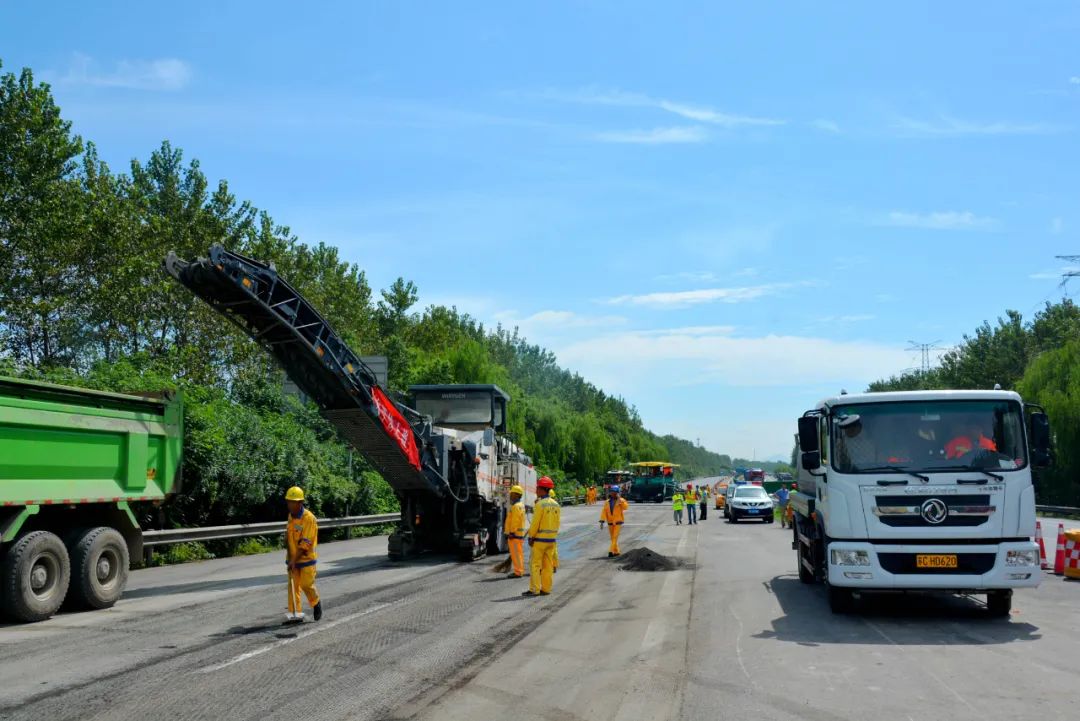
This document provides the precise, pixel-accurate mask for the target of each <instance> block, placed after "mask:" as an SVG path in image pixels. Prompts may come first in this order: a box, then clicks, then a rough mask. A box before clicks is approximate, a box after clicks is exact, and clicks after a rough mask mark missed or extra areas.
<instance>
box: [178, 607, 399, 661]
mask: <svg viewBox="0 0 1080 721" xmlns="http://www.w3.org/2000/svg"><path fill="white" fill-rule="evenodd" d="M414 598H415V597H406V598H399V599H398V600H396V601H389V602H387V603H380V604H377V605H375V606H372V607H371V608H367V609H364V610H363V611H358V612H356V613H352V614H349V615H348V616H342V617H341V618H338V619H335V620H333V621H330V622H329V623H320V624H319V625H318V626H315V627H314V628H312V629H310V630H308V631H301V632H300V633H298V634H296V635H295V636H293V637H291V638H282V639H279V640H277V641H274V642H273V643H269V644H267V645H265V646H262V647H260V648H257V649H255V650H253V651H246V652H244V653H242V654H240V655H238V656H234V657H233V658H230V659H229V660H228V661H225V662H224V663H219V664H217V665H216V666H210V667H208V668H204V669H201V670H200V671H199V673H214V672H215V671H220V670H221V669H223V668H228V667H229V666H232V665H233V664H237V663H240V662H241V661H247V660H248V659H249V658H254V657H256V656H261V655H263V654H264V653H266V652H268V651H273V650H274V649H275V648H281V647H282V646H285V645H288V644H290V643H292V642H293V641H299V640H300V639H303V638H308V637H309V636H314V635H315V634H317V633H322V632H323V631H329V630H330V629H332V628H334V627H335V626H340V625H341V624H343V623H348V622H349V621H355V620H356V619H358V618H361V617H363V616H367V615H369V614H372V613H375V612H377V611H381V610H383V609H384V608H388V607H390V606H397V605H400V604H402V603H406V602H409V601H412V600H414Z"/></svg>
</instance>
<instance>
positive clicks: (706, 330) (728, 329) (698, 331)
mask: <svg viewBox="0 0 1080 721" xmlns="http://www.w3.org/2000/svg"><path fill="white" fill-rule="evenodd" d="M635 332H636V333H639V334H641V335H654V336H657V335H672V334H674V335H689V336H700V335H731V334H732V333H734V332H735V326H733V325H687V326H683V327H681V328H658V329H654V330H639V331H635Z"/></svg>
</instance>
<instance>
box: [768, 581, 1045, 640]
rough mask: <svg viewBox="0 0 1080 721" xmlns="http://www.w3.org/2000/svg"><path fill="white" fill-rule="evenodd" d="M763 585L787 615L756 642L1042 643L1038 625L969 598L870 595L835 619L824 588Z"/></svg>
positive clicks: (798, 584)
mask: <svg viewBox="0 0 1080 721" xmlns="http://www.w3.org/2000/svg"><path fill="white" fill-rule="evenodd" d="M764 585H765V590H766V591H767V592H769V593H772V594H773V595H774V596H775V597H776V600H777V601H778V602H779V603H780V607H781V608H782V609H783V611H784V615H783V616H780V617H779V618H775V619H773V621H772V629H769V630H765V631H762V632H760V633H757V634H754V637H755V638H764V639H775V640H778V641H790V642H792V643H798V644H802V645H805V646H819V645H825V644H867V645H880V644H881V643H882V642H883V641H884V642H886V643H891V644H894V645H898V646H907V645H916V646H983V645H992V644H1001V643H1012V642H1014V641H1037V640H1038V639H1040V638H1042V634H1041V633H1039V627H1038V626H1034V625H1032V624H1030V623H1025V622H1021V621H1017V620H1015V619H998V618H992V617H991V616H989V615H988V614H987V612H986V607H985V606H984V605H983V604H982V603H981V602H980V601H976V600H975V599H973V598H971V597H967V596H955V595H951V594H923V593H874V594H870V593H868V594H864V595H863V596H862V597H861V598H860V599H859V601H858V603H857V604H856V610H855V612H854V613H852V614H850V615H836V614H833V613H832V611H830V610H829V602H828V599H827V598H826V595H825V589H824V587H823V586H822V585H820V584H815V585H807V584H803V583H802V582H800V581H799V579H798V577H797V576H794V575H783V576H776V577H775V578H773V579H772V580H771V581H766V582H765V584H764ZM1014 613H1016V612H1015V611H1014ZM958 624H962V625H959V626H958ZM946 626H947V628H946Z"/></svg>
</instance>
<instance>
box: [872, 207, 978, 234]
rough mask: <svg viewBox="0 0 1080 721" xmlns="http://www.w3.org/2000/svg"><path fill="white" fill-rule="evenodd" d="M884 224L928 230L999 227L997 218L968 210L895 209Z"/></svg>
mask: <svg viewBox="0 0 1080 721" xmlns="http://www.w3.org/2000/svg"><path fill="white" fill-rule="evenodd" d="M883 224H884V225H892V226H896V227H899V228H924V229H927V230H993V229H994V228H996V227H998V221H997V219H995V218H987V217H982V216H978V215H975V214H974V213H972V212H970V211H966V210H965V211H955V210H947V211H940V212H935V213H908V212H904V211H900V210H894V211H892V212H891V213H889V215H888V216H887V217H886V218H885V220H884V223H883Z"/></svg>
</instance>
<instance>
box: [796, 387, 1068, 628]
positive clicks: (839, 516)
mask: <svg viewBox="0 0 1080 721" xmlns="http://www.w3.org/2000/svg"><path fill="white" fill-rule="evenodd" d="M796 441H797V443H798V446H799V454H798V461H799V479H798V491H797V492H795V493H792V495H791V504H792V508H793V510H794V521H795V523H794V534H795V537H794V543H793V547H794V549H795V550H796V551H797V552H798V569H799V579H800V580H801V581H803V582H804V583H815V582H819V581H820V582H823V583H825V584H826V585H827V588H828V595H829V604H830V607H831V608H832V610H833V611H834V612H836V613H845V612H848V611H851V610H852V609H853V603H854V600H855V597H856V594H860V593H862V592H869V591H940V592H950V593H966V594H986V596H987V608H988V609H989V612H990V613H991V614H993V615H995V616H1005V615H1008V613H1009V611H1010V609H1011V607H1012V589H1014V588H1031V587H1034V586H1037V585H1039V582H1040V580H1041V575H1042V574H1041V571H1040V567H1039V549H1038V546H1037V545H1036V544H1035V543H1034V542H1033V541H1032V536H1033V535H1034V534H1035V489H1034V485H1033V482H1032V470H1033V469H1040V468H1046V467H1048V466H1049V465H1051V463H1052V460H1053V456H1052V450H1051V443H1050V429H1049V422H1048V420H1047V417H1046V414H1045V413H1044V412H1043V411H1042V409H1041V408H1040V407H1038V406H1034V405H1031V404H1025V403H1024V402H1023V400H1022V399H1021V398H1020V396H1019V395H1018V394H1016V393H1013V392H1010V391H1002V390H993V391H912V392H895V393H867V394H861V395H854V394H851V395H848V394H841V395H839V396H837V397H835V398H828V399H826V400H824V401H822V402H821V403H819V404H818V405H817V407H816V408H815V409H814V410H811V411H807V412H806V413H805V414H804V415H803V417H801V418H800V419H799V432H798V435H797V436H796Z"/></svg>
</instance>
